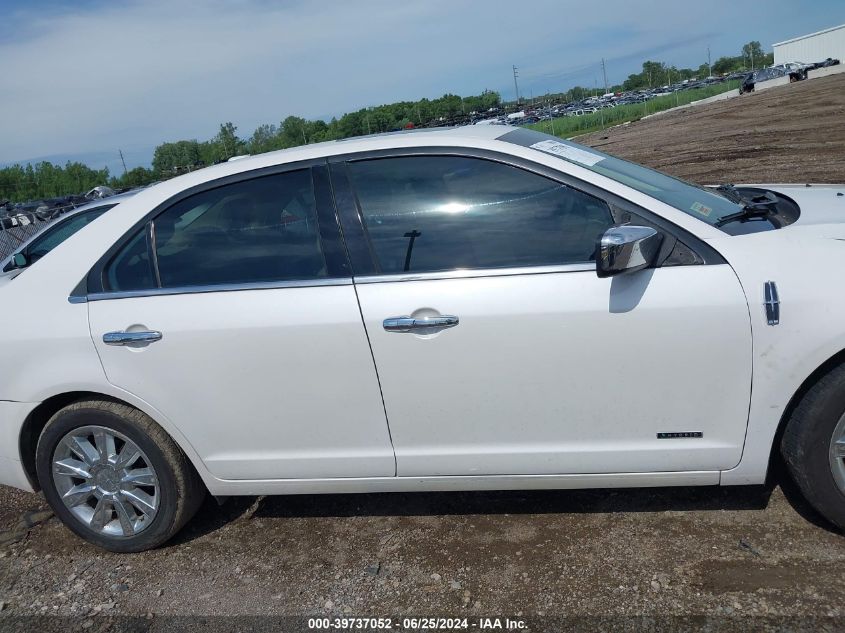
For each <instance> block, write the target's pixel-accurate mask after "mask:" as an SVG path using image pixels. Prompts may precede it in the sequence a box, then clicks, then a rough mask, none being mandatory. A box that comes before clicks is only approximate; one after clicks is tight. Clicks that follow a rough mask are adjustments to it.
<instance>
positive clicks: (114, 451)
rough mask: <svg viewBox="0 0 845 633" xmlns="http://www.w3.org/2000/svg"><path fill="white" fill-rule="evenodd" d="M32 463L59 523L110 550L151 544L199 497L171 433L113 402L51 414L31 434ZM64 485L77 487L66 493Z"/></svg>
mask: <svg viewBox="0 0 845 633" xmlns="http://www.w3.org/2000/svg"><path fill="white" fill-rule="evenodd" d="M109 437H111V438H112V439H111V440H109V439H108V438H109ZM86 442H87V443H86ZM101 446H105V447H108V448H107V449H106V450H105V451H103V450H100V447H101ZM136 449H140V450H139V451H138V450H136ZM92 451H93V452H92ZM104 455H109V457H107V458H104ZM58 461H61V464H58V463H56V462H58ZM35 464H36V471H37V474H38V481H39V483H40V484H41V488H42V490H43V491H44V496H45V497H46V498H47V502H48V503H49V504H50V506H51V507H52V508H53V510H54V511H55V513H56V515H57V516H58V517H59V518H60V519H61V520H62V522H63V523H64V524H65V525H66V526H67V527H68V528H70V530H72V531H73V532H74V533H76V534H77V535H78V536H80V537H82V538H83V539H85V540H86V541H88V542H89V543H93V544H94V545H96V546H98V547H101V548H103V549H106V550H109V551H112V552H141V551H144V550H148V549H152V548H154V547H158V546H159V545H161V544H162V543H164V542H165V541H167V540H168V539H170V538H171V537H172V536H173V535H174V534H176V533H177V532H178V531H179V530H180V529H181V528H182V526H184V525H185V523H186V522H187V521H188V520H189V519H190V518H191V517H192V516H193V515H194V514H195V513H196V511H197V510H198V509H199V507H200V505H201V504H202V502H203V500H204V498H205V496H206V490H205V486H204V485H203V483H202V481H201V480H200V478H199V476H198V475H197V473H196V471H195V470H194V468H193V466H192V465H191V463H190V462H189V461H188V458H187V457H186V456H185V454H184V453H183V452H182V451H181V450H180V449H179V447H178V446H177V445H176V443H175V442H174V441H173V440H172V439H171V438H170V436H169V435H167V433H166V432H165V431H164V430H163V429H162V428H161V427H160V426H158V424H156V423H155V422H154V421H153V420H152V419H150V418H149V417H148V416H147V415H145V414H144V413H142V412H141V411H138V410H137V409H134V408H132V407H130V406H128V405H125V404H121V403H118V402H110V401H105V400H85V401H79V402H75V403H73V404H71V405H69V406H67V407H65V408H64V409H62V410H61V411H59V412H58V413H56V414H55V415H54V416H53V417H52V418H50V420H49V421H48V422H47V425H46V426H45V427H44V430H43V431H42V432H41V436H40V437H39V439H38V446H37V449H36V455H35ZM54 464H55V465H54ZM124 464H126V465H125V467H123V465H124ZM80 468H82V470H80ZM80 473H81V476H76V475H79V474H80ZM150 473H151V474H150ZM130 480H131V481H130ZM71 488H73V490H80V491H81V492H80V493H77V494H73V495H72V496H69V495H70V493H72V490H71ZM89 491H90V492H89ZM63 496H64V497H65V498H66V499H73V502H71V501H68V503H66V502H65V501H64V500H63ZM83 497H84V498H85V500H84V501H77V500H78V499H82V498H83ZM139 500H140V501H141V503H139ZM153 506H154V507H153ZM119 510H120V512H119Z"/></svg>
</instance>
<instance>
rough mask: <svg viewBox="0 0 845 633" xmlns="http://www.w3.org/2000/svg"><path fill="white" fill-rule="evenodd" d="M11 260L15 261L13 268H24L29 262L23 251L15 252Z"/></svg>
mask: <svg viewBox="0 0 845 633" xmlns="http://www.w3.org/2000/svg"><path fill="white" fill-rule="evenodd" d="M12 261H14V262H15V268H25V267H26V266H27V265H28V264H29V260H27V258H26V255H25V254H24V253H15V256H14V257H13V258H12Z"/></svg>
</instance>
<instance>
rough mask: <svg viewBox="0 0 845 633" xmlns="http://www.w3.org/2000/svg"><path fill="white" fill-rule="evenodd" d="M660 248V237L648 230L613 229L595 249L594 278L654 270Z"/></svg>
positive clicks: (648, 228) (633, 227)
mask: <svg viewBox="0 0 845 633" xmlns="http://www.w3.org/2000/svg"><path fill="white" fill-rule="evenodd" d="M662 244H663V234H662V233H658V232H657V231H656V230H655V229H652V228H650V227H647V226H630V225H623V226H613V227H610V228H609V229H607V231H605V232H604V235H602V236H601V237H600V238H599V241H598V244H597V246H596V251H597V252H598V255H597V257H596V274H597V275H598V276H599V277H613V276H614V275H622V274H625V273H633V272H636V271H638V270H642V269H643V268H648V267H650V266H653V265H654V264H655V262H656V261H657V256H658V254H659V253H660V246H661V245H662Z"/></svg>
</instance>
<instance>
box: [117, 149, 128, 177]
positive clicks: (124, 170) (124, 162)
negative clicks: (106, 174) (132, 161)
mask: <svg viewBox="0 0 845 633" xmlns="http://www.w3.org/2000/svg"><path fill="white" fill-rule="evenodd" d="M117 151H118V153H119V154H120V162H121V163H123V173H124V174H125V173H126V161H125V160H123V150H122V149H119V150H117Z"/></svg>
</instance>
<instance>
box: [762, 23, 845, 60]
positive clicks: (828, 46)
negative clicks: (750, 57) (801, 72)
mask: <svg viewBox="0 0 845 633" xmlns="http://www.w3.org/2000/svg"><path fill="white" fill-rule="evenodd" d="M772 48H774V51H775V64H784V63H786V62H805V63H811V62H818V61H821V60H823V59H827V58H828V57H833V58H834V59H838V60H841V61H842V63H845V24H841V25H839V26H834V27H832V28H829V29H824V30H823V31H818V32H816V33H810V34H809V35H801V36H800V37H794V38H792V39H791V40H786V41H784V42H778V43H777V44H773V45H772Z"/></svg>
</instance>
